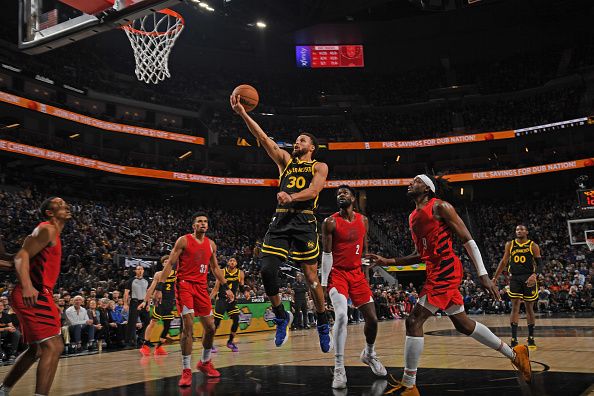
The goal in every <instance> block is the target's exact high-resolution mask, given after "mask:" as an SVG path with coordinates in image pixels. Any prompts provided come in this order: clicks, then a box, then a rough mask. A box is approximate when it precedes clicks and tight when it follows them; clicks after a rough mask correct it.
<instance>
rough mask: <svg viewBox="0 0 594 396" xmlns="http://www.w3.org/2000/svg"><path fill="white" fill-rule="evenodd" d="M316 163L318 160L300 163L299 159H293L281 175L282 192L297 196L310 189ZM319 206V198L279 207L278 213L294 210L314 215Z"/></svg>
mask: <svg viewBox="0 0 594 396" xmlns="http://www.w3.org/2000/svg"><path fill="white" fill-rule="evenodd" d="M316 162H317V161H316V160H312V161H300V160H299V159H298V158H293V159H292V160H291V162H289V163H288V164H287V166H286V167H285V170H284V171H283V173H282V174H281V175H280V178H279V186H280V191H284V192H286V193H287V194H295V193H298V192H300V191H303V190H305V189H306V188H308V187H309V185H310V184H311V181H312V179H313V177H314V174H315V164H316ZM317 206H318V198H317V197H316V198H315V199H310V200H308V201H301V202H291V203H290V204H289V205H286V206H280V205H279V206H278V208H277V212H278V211H279V209H280V210H282V209H293V210H296V211H312V213H313V211H314V209H315V208H316V207H317Z"/></svg>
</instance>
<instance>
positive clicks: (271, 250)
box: [262, 209, 320, 263]
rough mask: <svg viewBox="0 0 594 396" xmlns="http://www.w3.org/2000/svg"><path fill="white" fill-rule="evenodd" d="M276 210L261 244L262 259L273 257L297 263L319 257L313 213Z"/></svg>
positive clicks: (309, 211) (316, 228)
mask: <svg viewBox="0 0 594 396" xmlns="http://www.w3.org/2000/svg"><path fill="white" fill-rule="evenodd" d="M281 210H282V209H277V212H276V213H275V215H274V217H273V218H272V221H271V222H270V226H269V227H268V232H266V236H265V237H264V243H263V244H262V257H265V256H267V255H274V256H278V257H281V258H282V259H284V260H286V259H287V257H290V258H291V259H292V260H294V261H295V262H297V263H303V262H312V261H316V259H317V258H318V256H319V255H320V244H319V241H318V221H317V219H316V216H315V215H314V213H313V211H311V210H305V211H299V212H291V211H290V209H284V210H286V212H283V211H281Z"/></svg>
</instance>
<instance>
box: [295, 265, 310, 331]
mask: <svg viewBox="0 0 594 396" xmlns="http://www.w3.org/2000/svg"><path fill="white" fill-rule="evenodd" d="M291 288H292V289H293V298H294V301H295V303H294V305H295V327H297V328H298V329H309V324H308V318H307V297H306V295H307V291H308V288H307V285H306V284H305V281H304V280H303V275H302V274H301V273H297V277H296V279H295V282H294V283H293V285H292V287H291Z"/></svg>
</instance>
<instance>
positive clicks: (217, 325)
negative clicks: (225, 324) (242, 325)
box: [214, 318, 221, 329]
mask: <svg viewBox="0 0 594 396" xmlns="http://www.w3.org/2000/svg"><path fill="white" fill-rule="evenodd" d="M214 322H215V328H216V329H218V328H219V326H220V325H221V318H214Z"/></svg>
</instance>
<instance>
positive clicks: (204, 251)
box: [177, 234, 212, 285]
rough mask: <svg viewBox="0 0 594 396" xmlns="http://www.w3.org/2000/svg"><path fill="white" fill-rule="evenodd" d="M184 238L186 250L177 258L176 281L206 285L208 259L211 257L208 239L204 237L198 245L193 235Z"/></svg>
mask: <svg viewBox="0 0 594 396" xmlns="http://www.w3.org/2000/svg"><path fill="white" fill-rule="evenodd" d="M185 237H186V248H185V249H184V251H183V253H182V254H181V255H180V256H179V260H178V264H177V280H178V281H182V280H183V281H187V282H196V283H200V284H203V285H206V284H207V283H208V281H207V276H208V268H209V263H210V258H211V257H212V247H211V246H210V239H208V238H207V237H204V241H202V243H200V242H198V241H197V240H196V238H195V237H194V235H193V234H187V235H186V236H185Z"/></svg>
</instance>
